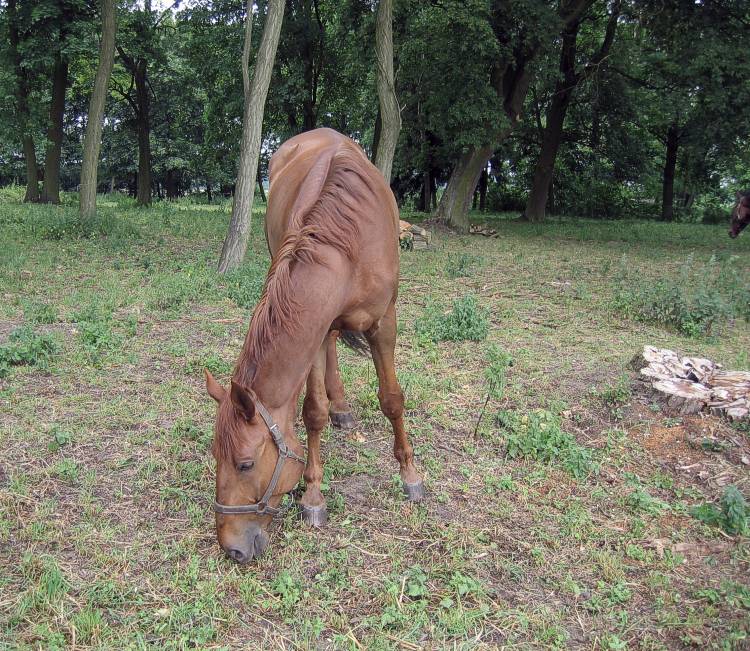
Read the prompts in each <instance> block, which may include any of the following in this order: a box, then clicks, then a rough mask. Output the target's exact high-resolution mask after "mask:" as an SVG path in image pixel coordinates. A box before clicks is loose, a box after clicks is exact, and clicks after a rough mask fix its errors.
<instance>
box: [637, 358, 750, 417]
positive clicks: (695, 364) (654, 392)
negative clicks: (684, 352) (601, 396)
mask: <svg viewBox="0 0 750 651" xmlns="http://www.w3.org/2000/svg"><path fill="white" fill-rule="evenodd" d="M634 361H635V363H636V366H637V368H639V369H640V375H641V377H642V378H643V380H644V381H645V382H646V384H647V386H649V388H650V390H651V394H650V398H651V399H652V400H653V401H655V402H657V403H659V404H661V405H663V406H665V407H666V408H667V409H670V410H672V411H676V412H677V413H679V414H680V415H688V414H697V413H698V412H701V411H705V412H709V413H711V414H714V415H716V416H723V417H725V418H727V419H729V420H732V421H735V420H743V419H748V418H750V372H748V371H725V370H723V369H722V367H721V364H716V363H715V362H712V361H711V360H709V359H703V358H701V357H680V356H679V355H678V354H677V353H675V352H674V351H671V350H667V349H665V348H655V347H654V346H644V347H643V353H642V355H639V356H637V357H636V359H635V360H634Z"/></svg>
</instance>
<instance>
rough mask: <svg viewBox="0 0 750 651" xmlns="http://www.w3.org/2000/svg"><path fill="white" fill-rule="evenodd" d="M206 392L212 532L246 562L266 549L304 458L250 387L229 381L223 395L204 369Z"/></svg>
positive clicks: (233, 557) (299, 472)
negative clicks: (212, 467)
mask: <svg viewBox="0 0 750 651" xmlns="http://www.w3.org/2000/svg"><path fill="white" fill-rule="evenodd" d="M206 389H207V390H208V394H209V395H210V396H211V397H212V398H213V399H214V400H215V401H216V402H217V403H218V407H217V410H216V426H215V429H214V443H213V450H212V451H213V455H214V458H215V459H216V504H215V511H216V533H217V536H218V539H219V544H220V545H221V547H222V549H223V550H224V551H225V552H226V553H227V555H228V556H229V557H230V558H232V559H234V560H235V561H237V562H238V563H247V562H248V561H250V560H252V559H253V558H254V557H257V556H260V555H261V554H262V553H263V552H264V550H265V549H266V547H267V546H268V533H267V529H268V525H269V524H270V523H271V520H272V519H273V516H274V515H275V514H277V513H278V512H279V505H280V503H281V500H282V498H283V496H284V495H285V494H286V493H288V492H289V491H291V490H292V489H293V488H294V487H295V486H296V485H297V482H298V481H299V479H300V476H301V475H302V470H303V468H304V460H303V459H301V457H299V456H298V455H297V454H295V453H294V452H293V451H291V450H289V448H288V447H287V445H286V442H285V440H284V435H283V433H281V431H280V430H279V429H278V427H277V426H276V425H275V423H274V422H273V419H272V417H271V416H270V414H269V413H268V412H267V411H266V409H265V408H264V407H263V405H262V404H261V403H260V402H259V401H258V398H257V397H256V395H255V393H254V392H253V391H252V389H249V388H247V387H243V386H241V385H240V384H238V383H237V382H235V381H234V380H232V384H231V387H230V389H229V391H227V390H226V389H224V387H222V386H221V385H220V384H219V383H218V382H217V381H216V380H215V379H214V378H213V376H212V375H211V373H209V372H208V371H206ZM282 425H284V423H282Z"/></svg>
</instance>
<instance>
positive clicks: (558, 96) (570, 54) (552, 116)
mask: <svg viewBox="0 0 750 651" xmlns="http://www.w3.org/2000/svg"><path fill="white" fill-rule="evenodd" d="M579 26H580V23H579V22H578V21H576V22H574V23H572V24H571V25H570V26H569V27H567V28H566V29H565V30H564V31H563V41H562V48H561V50H560V77H559V78H558V80H557V83H556V84H555V90H554V94H553V95H552V103H551V104H550V107H549V110H548V111H547V124H546V126H545V128H544V135H543V136H542V149H541V151H540V152H539V158H538V159H537V161H536V166H535V167H534V180H533V182H532V185H531V192H529V197H528V199H527V201H526V209H525V210H524V217H525V218H526V219H528V220H529V221H532V222H536V221H542V220H543V219H544V214H545V210H546V206H547V198H548V196H549V188H550V185H551V183H552V174H553V172H554V169H555V159H556V158H557V152H558V151H559V149H560V143H561V142H562V135H563V126H564V124H565V114H566V113H567V111H568V106H569V105H570V99H571V97H572V96H573V91H574V89H575V86H576V84H577V83H578V78H577V75H576V70H575V65H576V39H577V38H578V28H579Z"/></svg>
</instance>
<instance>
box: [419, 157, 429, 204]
mask: <svg viewBox="0 0 750 651" xmlns="http://www.w3.org/2000/svg"><path fill="white" fill-rule="evenodd" d="M419 199H420V205H419V209H420V210H421V211H422V212H430V206H431V205H432V175H431V174H430V167H429V165H428V166H426V167H425V169H424V171H423V172H422V196H421V197H420V198H419Z"/></svg>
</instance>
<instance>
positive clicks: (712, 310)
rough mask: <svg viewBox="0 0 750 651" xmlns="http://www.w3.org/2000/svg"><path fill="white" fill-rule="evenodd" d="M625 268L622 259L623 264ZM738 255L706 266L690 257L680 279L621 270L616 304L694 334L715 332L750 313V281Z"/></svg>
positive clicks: (648, 320) (637, 316) (630, 313)
mask: <svg viewBox="0 0 750 651" xmlns="http://www.w3.org/2000/svg"><path fill="white" fill-rule="evenodd" d="M623 267H624V264H623ZM739 267H740V265H739V264H738V259H737V257H736V256H733V257H730V258H726V259H724V260H723V261H720V260H719V259H718V258H716V256H712V257H711V259H710V260H709V262H708V263H707V264H705V265H696V264H695V263H694V261H693V259H692V256H691V257H689V258H688V259H687V260H686V261H685V264H684V265H683V266H682V269H681V270H680V274H679V276H678V277H677V278H662V279H660V280H657V281H653V280H650V279H644V278H642V277H641V276H639V275H637V273H635V272H632V271H631V270H629V269H626V270H625V271H623V272H622V275H621V279H620V282H619V286H618V288H617V289H616V290H615V294H614V298H613V301H612V305H613V307H614V309H615V310H617V311H618V312H620V313H622V314H623V315H625V316H627V317H630V318H635V319H637V320H639V321H643V322H646V323H656V324H659V325H663V326H671V327H674V328H676V329H677V330H678V331H679V332H681V333H683V334H686V335H688V336H691V337H696V336H700V335H707V334H711V333H712V332H713V330H714V329H715V327H716V326H718V325H721V324H723V323H725V322H726V321H728V320H731V319H734V318H738V317H741V318H748V317H750V282H748V280H747V278H746V277H745V276H744V274H743V272H742V269H740V268H739Z"/></svg>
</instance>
